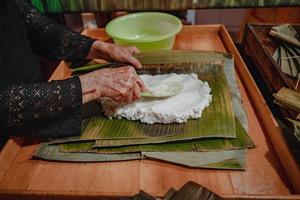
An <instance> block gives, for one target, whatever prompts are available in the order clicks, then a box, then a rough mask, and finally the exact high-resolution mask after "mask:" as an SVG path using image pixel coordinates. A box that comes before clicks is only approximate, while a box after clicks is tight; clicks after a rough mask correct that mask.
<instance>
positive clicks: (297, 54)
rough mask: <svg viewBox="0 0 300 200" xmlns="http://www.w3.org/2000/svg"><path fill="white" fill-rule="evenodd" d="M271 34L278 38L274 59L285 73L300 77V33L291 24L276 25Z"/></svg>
mask: <svg viewBox="0 0 300 200" xmlns="http://www.w3.org/2000/svg"><path fill="white" fill-rule="evenodd" d="M270 35H271V36H273V37H275V38H276V41H277V44H278V45H277V46H278V47H277V49H276V51H275V52H274V54H273V58H274V60H275V61H276V62H277V63H278V65H279V66H280V69H281V71H282V72H284V73H285V74H287V75H289V76H290V77H292V78H300V35H299V33H297V31H296V30H295V29H294V28H293V26H292V25H290V24H283V25H279V26H274V27H272V29H271V30H270Z"/></svg>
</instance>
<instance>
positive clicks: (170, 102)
mask: <svg viewBox="0 0 300 200" xmlns="http://www.w3.org/2000/svg"><path fill="white" fill-rule="evenodd" d="M140 78H141V79H142V80H143V81H144V82H145V84H146V86H147V87H148V88H163V87H164V86H165V85H170V82H174V83H178V82H181V83H182V85H183V88H182V90H181V91H180V93H178V94H176V95H174V96H172V97H169V98H141V99H140V100H138V101H135V102H134V103H132V104H129V105H123V106H118V107H117V108H116V109H115V110H114V112H113V114H112V117H115V118H126V119H129V120H140V121H141V122H143V123H147V124H153V123H164V124H168V123H174V122H175V123H182V122H186V121H187V120H188V119H189V118H193V119H197V118H200V117H201V115H202V111H203V110H204V109H205V108H206V107H208V105H209V103H210V102H211V101H212V95H211V94H210V92H211V89H210V87H209V85H208V83H207V82H203V81H201V80H199V79H198V76H197V75H196V74H194V73H191V74H175V73H171V74H163V75H140ZM102 106H103V107H104V110H105V105H102ZM110 117H111V116H110Z"/></svg>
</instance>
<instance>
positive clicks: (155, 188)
mask: <svg viewBox="0 0 300 200" xmlns="http://www.w3.org/2000/svg"><path fill="white" fill-rule="evenodd" d="M89 33H90V35H92V36H93V37H95V38H101V39H103V40H109V38H108V37H107V35H106V34H105V31H104V30H103V29H100V30H93V31H85V34H89ZM174 48H175V49H185V50H188V49H193V50H211V51H222V52H230V53H232V54H234V56H235V62H236V69H237V72H238V73H237V75H238V78H239V79H238V80H239V82H238V84H239V87H240V90H241V94H242V99H243V102H244V104H245V106H246V111H247V115H248V119H249V128H250V130H249V133H250V137H251V138H252V139H253V141H254V143H255V144H256V145H257V148H255V149H251V150H249V151H248V154H247V169H246V171H230V170H208V169H193V168H186V167H182V166H177V165H172V164H169V163H163V162H158V161H154V160H143V161H127V162H108V163H65V162H47V161H42V160H32V159H31V155H32V153H33V152H34V150H35V149H36V147H37V145H27V146H20V145H15V144H13V143H12V142H13V141H12V140H10V142H9V145H7V147H6V150H5V151H2V152H1V154H0V199H2V198H5V199H6V197H8V196H9V197H11V196H15V197H18V198H21V197H22V198H24V199H26V198H28V197H32V198H36V199H40V198H41V197H42V198H43V199H48V198H51V197H52V198H54V197H62V196H64V198H67V197H69V198H70V199H74V198H75V197H76V196H77V197H86V198H87V197H96V196H129V195H133V194H136V193H138V191H139V190H140V189H142V190H144V191H146V192H148V193H150V194H152V195H155V196H162V195H164V194H165V193H166V192H167V190H168V189H169V188H170V187H174V188H176V189H179V188H180V187H181V186H183V185H184V184H185V183H186V182H188V181H194V182H197V183H200V184H201V185H203V186H204V187H207V188H209V189H210V190H212V191H214V192H216V193H218V194H220V195H223V196H224V197H226V199H264V197H266V198H269V199H284V198H283V195H288V196H286V199H300V196H299V195H291V192H293V191H294V190H296V189H297V184H295V181H296V180H295V178H293V177H291V176H289V177H288V176H287V175H286V173H285V170H287V168H286V166H284V167H285V168H283V166H282V164H281V163H280V160H279V159H278V157H277V155H276V153H277V154H278V155H280V156H285V157H287V158H289V157H290V152H288V151H286V149H285V148H286V146H284V144H282V143H283V140H282V141H281V142H280V138H275V139H274V136H273V139H274V140H275V142H276V141H277V143H275V144H276V145H278V147H280V148H283V151H282V152H281V150H280V149H279V148H277V146H273V145H272V144H271V141H272V142H273V139H272V140H270V139H269V137H271V136H270V135H274V134H275V135H276V134H279V135H280V132H278V131H280V130H279V129H278V127H276V124H277V123H276V122H275V120H274V119H273V116H272V114H271V113H270V112H269V111H268V109H267V106H266V105H265V102H264V100H263V98H262V96H261V94H260V93H259V91H258V88H257V87H256V85H255V83H254V82H253V79H252V77H251V76H250V74H249V72H248V70H247V69H246V67H245V64H244V63H243V61H242V59H241V58H240V56H239V54H238V52H237V51H236V49H235V47H234V44H233V43H232V41H231V39H230V37H229V35H228V33H227V32H226V30H225V29H224V27H223V26H221V25H212V26H189V27H184V28H183V30H182V31H181V32H180V33H179V34H178V36H177V38H176V44H175V46H174ZM70 75H71V73H70V70H68V69H67V66H66V65H65V63H61V64H60V65H59V67H58V68H57V70H56V71H55V72H54V74H53V76H52V77H51V80H53V79H63V78H66V77H68V76H70ZM256 95H257V96H256ZM252 100H253V101H252ZM257 108H259V109H260V111H257ZM254 109H256V110H254ZM263 111H265V113H262V112H263ZM263 115H268V117H265V118H262V116H263ZM262 122H263V123H264V124H263V123H262ZM270 127H271V128H270ZM277 137H279V136H277ZM275 147H276V148H275ZM274 149H277V150H276V153H275V151H274ZM14 151H15V152H14ZM282 161H283V162H284V161H285V160H282ZM5 163H7V164H5ZM290 163H291V161H289V162H288V165H289V164H290ZM284 169H285V170H284ZM289 169H290V170H292V171H291V173H294V174H296V175H297V173H299V169H298V168H289ZM290 175H291V174H290ZM289 180H291V181H292V182H293V185H291V183H290V181H289ZM298 180H300V179H298ZM297 192H298V190H297ZM298 193H299V192H298Z"/></svg>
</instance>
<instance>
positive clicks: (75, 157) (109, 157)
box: [33, 143, 246, 170]
mask: <svg viewBox="0 0 300 200" xmlns="http://www.w3.org/2000/svg"><path fill="white" fill-rule="evenodd" d="M245 154H246V152H245V150H229V151H218V152H142V153H125V154H124V153H122V154H98V153H97V154H96V153H63V152H60V151H59V145H49V144H48V143H43V144H42V145H40V147H39V148H38V149H37V150H36V152H35V153H34V157H33V158H39V159H43V160H51V161H64V162H106V161H125V160H136V159H143V158H144V159H155V160H160V161H166V162H170V163H174V164H179V165H184V166H188V167H194V168H211V169H233V170H243V169H244V168H245ZM184 158H186V160H185V159H184ZM210 165H212V166H210Z"/></svg>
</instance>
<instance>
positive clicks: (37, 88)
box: [0, 77, 82, 136]
mask: <svg viewBox="0 0 300 200" xmlns="http://www.w3.org/2000/svg"><path fill="white" fill-rule="evenodd" d="M0 100H1V104H0V130H6V129H13V130H25V129H32V130H34V131H35V132H36V134H38V136H45V135H39V133H43V134H46V135H47V136H49V135H51V134H53V135H56V136H62V135H71V134H79V133H80V123H81V122H80V120H81V106H82V94H81V85H80V81H79V79H78V78H77V77H74V78H72V79H68V80H64V81H54V82H51V83H39V84H24V85H19V86H11V87H7V88H4V89H1V90H0ZM58 127H60V128H58ZM47 129H49V130H55V131H53V132H49V131H48V130H47Z"/></svg>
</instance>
